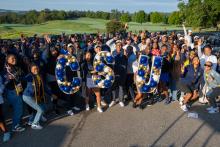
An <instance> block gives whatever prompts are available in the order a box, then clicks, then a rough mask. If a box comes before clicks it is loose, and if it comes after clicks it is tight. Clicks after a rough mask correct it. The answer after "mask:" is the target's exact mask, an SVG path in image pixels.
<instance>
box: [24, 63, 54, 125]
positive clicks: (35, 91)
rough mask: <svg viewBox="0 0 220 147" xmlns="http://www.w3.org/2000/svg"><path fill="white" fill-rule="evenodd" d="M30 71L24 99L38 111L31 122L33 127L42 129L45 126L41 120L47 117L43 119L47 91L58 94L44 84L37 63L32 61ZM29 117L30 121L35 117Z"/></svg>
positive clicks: (26, 79)
mask: <svg viewBox="0 0 220 147" xmlns="http://www.w3.org/2000/svg"><path fill="white" fill-rule="evenodd" d="M30 72H31V73H29V74H28V75H27V76H26V77H25V81H26V82H27V87H26V88H25V90H24V93H23V100H24V102H25V103H26V104H28V105H29V106H30V107H32V108H33V109H34V110H36V111H37V113H36V115H35V117H34V120H33V122H32V124H30V125H31V128H32V129H42V128H43V127H42V126H41V125H40V123H39V121H40V120H42V121H46V119H41V118H43V117H42V115H43V113H44V109H45V102H46V100H45V92H47V93H48V94H49V95H50V96H52V97H56V96H55V95H52V93H51V92H50V91H49V90H48V89H47V88H46V86H44V81H43V78H42V77H41V75H40V70H39V67H38V66H37V65H36V64H34V63H32V64H31V65H30ZM29 119H30V120H29V122H30V121H32V120H31V119H33V115H32V116H31V117H30V118H29Z"/></svg>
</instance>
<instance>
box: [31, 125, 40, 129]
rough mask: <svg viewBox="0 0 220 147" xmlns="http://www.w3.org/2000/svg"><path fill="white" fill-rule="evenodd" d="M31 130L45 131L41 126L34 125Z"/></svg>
mask: <svg viewBox="0 0 220 147" xmlns="http://www.w3.org/2000/svg"><path fill="white" fill-rule="evenodd" d="M31 128H32V129H35V130H41V129H43V127H42V126H41V125H40V124H32V125H31Z"/></svg>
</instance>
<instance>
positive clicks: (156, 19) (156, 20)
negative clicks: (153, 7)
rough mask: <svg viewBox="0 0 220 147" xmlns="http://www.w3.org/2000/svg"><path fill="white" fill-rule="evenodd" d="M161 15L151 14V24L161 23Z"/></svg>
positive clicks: (157, 13)
mask: <svg viewBox="0 0 220 147" xmlns="http://www.w3.org/2000/svg"><path fill="white" fill-rule="evenodd" d="M163 19H164V18H163V15H162V14H161V13H159V12H152V13H151V14H150V21H151V22H152V23H160V22H163Z"/></svg>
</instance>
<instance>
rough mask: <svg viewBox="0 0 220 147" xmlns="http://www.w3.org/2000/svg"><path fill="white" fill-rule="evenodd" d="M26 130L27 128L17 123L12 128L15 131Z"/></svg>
mask: <svg viewBox="0 0 220 147" xmlns="http://www.w3.org/2000/svg"><path fill="white" fill-rule="evenodd" d="M24 130H25V128H24V127H22V126H20V125H17V126H15V127H14V128H13V129H12V131H13V132H23V131H24Z"/></svg>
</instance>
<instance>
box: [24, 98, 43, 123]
mask: <svg viewBox="0 0 220 147" xmlns="http://www.w3.org/2000/svg"><path fill="white" fill-rule="evenodd" d="M23 100H24V102H25V103H27V104H28V105H29V106H30V107H32V108H33V109H34V110H36V111H37V113H36V115H35V117H34V121H33V124H38V123H39V121H40V118H41V116H42V114H43V112H44V111H43V109H42V108H41V106H40V105H39V104H37V103H36V102H35V101H34V99H33V98H32V97H30V96H26V95H23Z"/></svg>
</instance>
